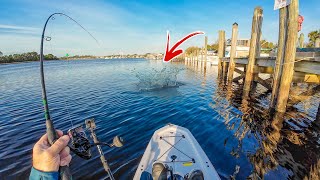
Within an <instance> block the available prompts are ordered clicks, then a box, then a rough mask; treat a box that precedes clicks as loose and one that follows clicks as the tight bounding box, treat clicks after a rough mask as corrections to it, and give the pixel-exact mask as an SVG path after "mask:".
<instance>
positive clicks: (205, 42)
mask: <svg viewBox="0 0 320 180" xmlns="http://www.w3.org/2000/svg"><path fill="white" fill-rule="evenodd" d="M207 52H208V36H205V37H204V62H205V64H206V63H207Z"/></svg>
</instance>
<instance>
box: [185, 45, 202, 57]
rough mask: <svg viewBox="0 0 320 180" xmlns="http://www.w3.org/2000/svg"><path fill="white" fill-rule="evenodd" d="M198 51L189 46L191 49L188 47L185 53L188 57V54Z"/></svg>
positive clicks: (194, 47)
mask: <svg viewBox="0 0 320 180" xmlns="http://www.w3.org/2000/svg"><path fill="white" fill-rule="evenodd" d="M198 50H200V48H198V47H196V46H191V47H188V48H187V49H186V51H185V52H186V54H187V55H190V54H196V53H197V51H198Z"/></svg>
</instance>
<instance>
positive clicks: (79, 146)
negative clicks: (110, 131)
mask: <svg viewBox="0 0 320 180" xmlns="http://www.w3.org/2000/svg"><path fill="white" fill-rule="evenodd" d="M55 15H60V16H65V17H67V18H68V19H70V20H71V21H73V22H75V23H76V24H77V25H79V26H80V27H81V28H82V29H83V30H84V31H86V32H87V33H88V34H89V35H90V36H91V37H92V38H93V39H94V40H95V41H96V43H97V44H98V45H99V46H100V44H99V42H98V41H97V39H96V38H95V37H94V36H93V35H92V34H91V33H90V32H89V31H87V30H86V29H85V28H84V27H83V26H82V25H81V24H80V23H78V22H77V21H76V20H74V19H73V18H71V17H70V16H68V15H66V14H64V13H53V14H51V15H50V16H49V17H48V19H47V20H46V23H45V24H44V27H43V30H42V36H41V45H40V78H41V90H42V103H43V108H44V116H45V120H46V131H47V135H48V141H49V143H50V145H52V144H53V143H54V142H55V141H56V140H57V139H58V138H59V137H58V134H57V132H56V130H55V128H54V125H53V122H52V119H51V117H50V112H49V106H48V99H47V92H46V85H45V78H44V68H43V62H44V54H43V45H44V40H47V41H50V40H51V37H48V36H45V32H46V28H47V24H48V22H49V20H50V19H53V20H54V16H55ZM85 124H86V128H87V129H88V130H90V132H91V136H92V138H93V142H94V143H90V141H89V139H88V138H87V136H86V134H85V131H84V129H83V128H82V125H80V126H77V127H76V128H72V129H69V131H68V135H69V137H70V139H71V143H69V144H68V146H69V147H70V150H71V151H72V152H74V153H75V154H76V155H78V156H80V157H82V158H84V159H90V158H91V151H90V148H91V147H93V146H97V148H98V151H99V154H100V159H101V162H102V164H103V167H104V169H105V171H106V172H107V173H108V175H109V177H110V179H111V180H114V177H113V174H112V172H111V170H110V167H109V165H108V163H107V160H106V159H105V157H104V153H103V151H102V148H101V146H102V145H104V146H109V147H114V146H115V147H122V146H123V139H122V138H121V137H118V136H115V137H114V138H113V143H112V144H108V143H104V142H99V140H98V138H97V136H96V134H95V132H94V129H95V128H96V125H95V122H94V119H90V120H86V121H85ZM59 172H60V179H62V180H71V179H72V175H71V172H70V169H69V166H61V167H60V168H59Z"/></svg>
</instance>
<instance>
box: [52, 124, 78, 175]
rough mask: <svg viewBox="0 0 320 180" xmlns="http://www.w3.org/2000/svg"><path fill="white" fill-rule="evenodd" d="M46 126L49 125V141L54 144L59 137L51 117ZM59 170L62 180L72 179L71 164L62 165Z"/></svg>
mask: <svg viewBox="0 0 320 180" xmlns="http://www.w3.org/2000/svg"><path fill="white" fill-rule="evenodd" d="M46 126H47V134H48V141H49V143H50V144H51V145H52V144H53V143H54V142H55V141H56V140H57V139H58V134H57V131H56V130H55V128H54V127H53V123H52V121H51V120H50V119H48V120H46ZM59 172H60V179H61V180H72V175H71V172H70V169H69V166H60V168H59Z"/></svg>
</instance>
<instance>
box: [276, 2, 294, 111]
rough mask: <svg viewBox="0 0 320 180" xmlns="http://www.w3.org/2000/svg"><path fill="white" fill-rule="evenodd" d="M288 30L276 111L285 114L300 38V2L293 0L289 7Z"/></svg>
mask: <svg viewBox="0 0 320 180" xmlns="http://www.w3.org/2000/svg"><path fill="white" fill-rule="evenodd" d="M288 9H289V12H288V14H289V16H288V29H287V38H286V44H285V55H284V61H283V64H282V66H283V67H282V73H281V81H280V86H279V93H278V94H279V95H278V98H277V105H276V110H277V111H278V112H285V111H286V107H287V101H288V97H289V90H290V86H291V82H292V77H293V72H294V70H293V68H294V61H295V58H296V45H297V37H298V31H297V29H298V21H297V19H298V15H299V0H291V4H290V5H289V7H288Z"/></svg>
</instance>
